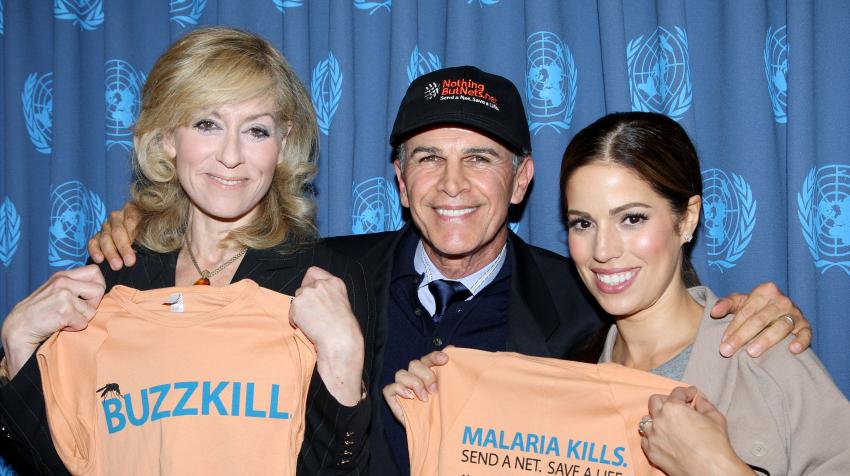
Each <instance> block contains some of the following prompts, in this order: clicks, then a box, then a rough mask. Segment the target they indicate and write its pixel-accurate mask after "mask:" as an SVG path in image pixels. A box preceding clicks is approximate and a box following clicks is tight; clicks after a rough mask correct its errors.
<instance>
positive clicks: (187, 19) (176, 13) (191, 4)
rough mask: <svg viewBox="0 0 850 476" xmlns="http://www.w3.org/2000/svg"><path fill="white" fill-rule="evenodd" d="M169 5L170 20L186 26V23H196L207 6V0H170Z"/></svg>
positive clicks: (183, 26)
mask: <svg viewBox="0 0 850 476" xmlns="http://www.w3.org/2000/svg"><path fill="white" fill-rule="evenodd" d="M169 7H170V9H169V12H168V13H170V14H171V21H173V22H175V23H177V24H178V25H180V26H181V27H182V28H186V26H187V25H197V24H198V20H200V19H201V15H203V14H204V8H206V7H207V0H188V1H187V0H171V2H170V3H169Z"/></svg>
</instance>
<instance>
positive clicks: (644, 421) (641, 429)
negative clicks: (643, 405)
mask: <svg viewBox="0 0 850 476" xmlns="http://www.w3.org/2000/svg"><path fill="white" fill-rule="evenodd" d="M651 424H652V417H651V416H649V415H645V416H644V417H643V418H641V419H640V423H638V433H639V434H640V436H646V428H647V426H649V425H651Z"/></svg>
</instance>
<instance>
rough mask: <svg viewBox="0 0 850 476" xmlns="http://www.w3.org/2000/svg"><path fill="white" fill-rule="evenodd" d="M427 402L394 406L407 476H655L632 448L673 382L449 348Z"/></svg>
mask: <svg viewBox="0 0 850 476" xmlns="http://www.w3.org/2000/svg"><path fill="white" fill-rule="evenodd" d="M445 352H446V353H448V354H449V362H448V364H446V365H445V366H440V367H434V371H435V372H436V373H437V382H438V386H439V391H438V392H437V393H436V394H435V395H431V396H430V397H429V399H428V401H427V402H422V401H419V400H418V399H412V400H407V399H404V398H398V400H399V401H400V402H401V405H402V408H403V410H404V415H405V421H406V422H407V425H406V426H407V444H408V450H409V452H410V470H411V471H410V474H411V475H413V476H424V475H428V476H430V475H438V474H439V475H442V476H463V475H469V476H481V475H508V474H512V475H515V474H520V475H528V476H532V475H560V476H625V475H648V474H662V473H661V472H660V471H658V470H656V469H654V468H652V467H651V466H650V464H649V462H648V461H647V460H646V456H645V455H644V454H643V450H641V448H640V435H639V434H638V422H640V419H641V417H642V416H644V415H646V414H647V411H648V410H647V401H648V400H649V396H650V395H652V394H654V393H660V394H669V393H670V391H671V390H672V389H673V388H675V387H677V386H680V385H681V383H680V382H676V381H674V380H670V379H667V378H664V377H659V376H657V375H653V374H650V373H647V372H642V371H639V370H633V369H629V368H626V367H623V366H620V365H617V364H599V365H595V364H583V363H579V362H571V361H566V360H558V359H547V358H541V357H529V356H525V355H520V354H515V353H510V352H496V353H493V352H484V351H480V350H473V349H460V348H448V349H446V350H445Z"/></svg>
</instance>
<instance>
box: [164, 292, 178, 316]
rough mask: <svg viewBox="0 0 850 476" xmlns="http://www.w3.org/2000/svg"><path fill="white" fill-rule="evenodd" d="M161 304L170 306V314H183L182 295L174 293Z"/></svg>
mask: <svg viewBox="0 0 850 476" xmlns="http://www.w3.org/2000/svg"><path fill="white" fill-rule="evenodd" d="M163 304H168V305H170V306H171V312H183V293H174V294H172V295H171V296H168V300H167V301H165V302H164V303H163Z"/></svg>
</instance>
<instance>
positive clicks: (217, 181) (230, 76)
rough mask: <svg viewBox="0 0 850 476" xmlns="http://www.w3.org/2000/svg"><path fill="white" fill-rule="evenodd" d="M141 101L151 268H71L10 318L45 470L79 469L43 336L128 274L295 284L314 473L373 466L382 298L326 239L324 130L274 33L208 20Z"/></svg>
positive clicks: (84, 315)
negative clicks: (52, 386)
mask: <svg viewBox="0 0 850 476" xmlns="http://www.w3.org/2000/svg"><path fill="white" fill-rule="evenodd" d="M142 101H143V102H142V110H141V113H140V116H139V118H138V121H137V123H136V126H135V130H134V145H135V153H134V156H133V168H134V171H135V175H136V178H135V180H134V181H133V183H132V186H131V198H132V203H133V204H134V205H135V206H136V207H137V208H138V210H139V211H140V217H141V219H140V222H139V225H138V228H137V232H138V234H137V237H136V241H135V245H134V247H135V250H136V255H137V265H136V266H134V267H132V268H125V269H123V270H121V271H117V272H116V271H111V270H110V269H109V268H108V267H106V266H102V267H101V268H97V267H96V266H93V265H90V266H86V267H83V268H78V269H75V270H70V271H64V272H59V273H56V274H55V275H53V276H52V277H51V278H50V279H49V280H48V281H47V283H45V285H43V286H42V287H41V288H39V289H38V290H36V291H35V292H34V293H33V294H32V295H31V296H29V297H28V298H26V299H25V300H23V301H22V302H21V303H19V304H18V305H17V306H16V307H15V308H14V309H13V311H12V312H11V313H10V314H9V315H8V316H7V318H6V320H5V322H4V325H3V335H2V339H3V347H4V349H5V361H4V364H5V366H6V367H5V368H7V374H8V375H7V378H8V379H10V382H9V383H7V384H6V386H4V387H3V388H0V420H2V425H3V427H4V431H7V432H8V435H9V436H10V438H11V440H12V444H13V446H14V447H15V449H16V450H17V453H19V454H20V456H21V457H22V459H23V460H25V461H27V462H29V464H30V465H31V466H32V468H30V469H31V470H33V471H38V472H43V473H51V472H52V473H53V474H62V473H65V472H66V471H65V468H64V467H63V465H62V463H61V461H60V460H59V458H58V456H57V453H56V451H55V449H54V448H53V446H52V442H51V439H50V434H49V432H48V431H47V428H46V417H45V408H44V399H43V396H42V394H41V385H40V376H39V373H38V367H37V365H36V363H35V362H34V361H35V359H34V358H33V353H34V352H35V350H36V348H37V347H38V345H39V344H40V343H41V342H42V341H43V340H44V339H46V338H47V337H48V336H49V335H51V334H52V333H53V332H55V331H59V330H82V329H84V328H85V327H86V324H87V322H88V320H89V319H91V317H92V315H93V314H94V311H95V308H96V307H97V304H98V302H99V301H100V299H101V297H102V296H103V293H104V291H105V290H106V291H108V290H109V289H111V288H112V286H114V285H117V284H123V285H127V286H130V287H133V288H137V289H141V290H144V289H153V288H160V287H170V286H191V285H200V286H212V287H218V286H227V285H228V284H230V283H231V282H236V281H239V280H242V279H246V278H247V279H251V280H253V281H256V282H257V283H258V284H259V285H260V286H262V287H264V288H267V289H271V290H274V291H279V292H281V293H284V294H289V295H294V296H295V297H294V299H293V301H292V303H291V312H290V315H289V317H290V320H291V322H292V323H293V324H294V325H295V326H297V327H298V328H300V329H301V331H302V332H303V333H304V335H306V337H307V338H308V339H309V340H310V341H311V342H312V343H313V345H314V346H315V349H316V354H317V363H316V370H315V372H314V374H313V377H312V380H311V383H310V388H309V391H308V395H307V410H306V424H305V436H304V442H305V443H304V445H303V447H302V448H301V451H300V454H299V457H298V472H299V474H309V475H316V474H326V473H332V472H333V473H346V472H357V471H359V469H360V468H363V467H364V465H365V463H366V453H365V451H364V442H365V438H366V431H367V427H368V423H369V419H370V408H369V406H370V403H369V402H368V401H365V400H367V397H366V395H365V393H364V390H363V389H364V388H366V387H365V383H364V375H368V374H369V373H370V371H369V369H368V368H364V367H365V366H366V365H369V364H371V360H372V359H371V355H372V350H371V348H370V347H371V335H372V327H371V326H372V323H373V322H374V319H373V318H372V317H373V316H372V314H371V313H372V312H373V311H374V308H373V306H372V305H371V304H370V303H371V302H372V296H371V295H370V293H369V290H368V289H367V288H366V283H365V282H364V279H363V270H362V268H361V267H360V265H359V264H357V263H356V262H352V261H350V260H348V259H345V258H342V257H340V256H337V255H335V254H334V253H333V252H331V251H329V250H327V249H325V248H323V247H322V246H321V245H318V244H316V243H314V238H316V230H315V227H314V225H313V209H314V206H313V202H312V200H311V197H310V194H309V190H310V189H309V182H310V180H311V179H312V178H313V176H314V173H315V157H316V155H315V154H316V141H317V139H316V138H317V132H316V122H315V117H314V113H313V110H312V107H311V104H310V99H309V97H308V96H307V93H306V91H305V90H304V87H303V85H302V84H301V82H300V81H299V80H298V78H297V77H296V75H295V73H294V71H293V70H292V68H291V67H290V66H289V65H288V64H287V62H286V61H285V60H284V58H283V57H282V56H281V55H280V53H279V52H278V51H276V50H275V49H274V48H273V47H272V46H271V45H270V44H269V43H268V42H266V41H265V40H263V39H261V38H259V37H257V36H255V35H252V34H250V33H246V32H242V31H239V30H234V29H229V28H208V29H199V30H195V31H193V32H191V33H189V34H188V35H186V36H184V37H183V38H182V39H180V40H178V41H177V42H176V43H174V44H173V45H172V46H171V47H170V48H169V49H168V50H167V51H166V52H165V53H164V54H163V55H162V56H161V57H160V58H159V59H158V60H157V62H156V64H155V65H154V67H153V69H152V70H151V72H150V75H149V76H148V79H147V81H146V83H145V87H144V91H143V98H142ZM102 273H103V274H102ZM364 335H365V336H366V339H365V340H364ZM234 339H238V337H237V336H234ZM145 345H150V346H155V345H156V343H146V344H145ZM175 358H179V356H175ZM257 365H262V362H258V363H257ZM261 443H266V442H257V445H258V446H259V447H262V446H260V445H261ZM211 451H213V450H212V449H211ZM245 457H254V458H263V456H262V455H261V454H257V455H253V456H248V455H245ZM131 469H132V468H131Z"/></svg>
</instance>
